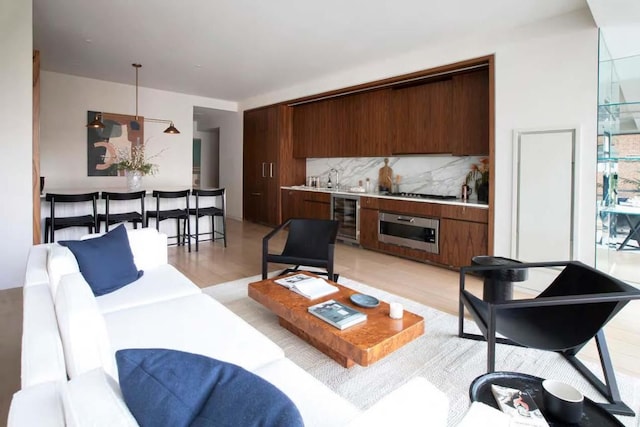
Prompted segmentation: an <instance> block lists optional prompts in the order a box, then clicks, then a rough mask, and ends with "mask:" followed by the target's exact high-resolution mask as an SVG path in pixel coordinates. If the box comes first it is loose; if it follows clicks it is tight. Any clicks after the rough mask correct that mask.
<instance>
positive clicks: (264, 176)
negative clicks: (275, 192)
mask: <svg viewBox="0 0 640 427" xmlns="http://www.w3.org/2000/svg"><path fill="white" fill-rule="evenodd" d="M265 165H266V163H265V162H262V177H263V178H266V177H267V176H266V175H265V174H264V166H265Z"/></svg>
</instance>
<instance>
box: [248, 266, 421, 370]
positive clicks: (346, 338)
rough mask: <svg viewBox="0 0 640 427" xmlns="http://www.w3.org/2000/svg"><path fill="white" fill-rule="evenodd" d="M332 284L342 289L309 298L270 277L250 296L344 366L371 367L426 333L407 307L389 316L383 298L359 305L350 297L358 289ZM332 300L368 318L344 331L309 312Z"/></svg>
mask: <svg viewBox="0 0 640 427" xmlns="http://www.w3.org/2000/svg"><path fill="white" fill-rule="evenodd" d="M330 283H331V284H333V285H335V286H337V287H338V288H339V289H340V291H339V292H336V293H334V294H331V295H327V296H325V297H322V298H318V299H314V300H310V299H308V298H305V297H303V296H302V295H298V294H297V293H295V292H293V291H290V290H289V289H287V288H285V287H284V286H281V285H278V284H277V283H275V282H274V281H273V280H272V279H267V280H262V281H260V282H254V283H250V284H249V297H251V298H253V299H254V300H256V301H257V302H259V303H260V304H262V305H264V306H265V307H267V308H268V309H269V310H271V311H272V312H273V313H275V314H276V316H278V318H279V322H280V326H282V327H283V328H286V329H288V330H289V331H291V332H293V333H294V334H296V335H297V336H299V337H300V338H302V339H303V340H305V341H307V342H308V343H309V344H311V345H313V346H314V347H316V348H317V349H318V350H320V351H322V352H323V353H325V354H326V355H327V356H329V357H331V358H332V359H334V360H335V361H336V362H338V363H339V364H341V365H342V366H344V367H345V368H350V367H352V366H353V364H354V363H357V364H358V365H362V366H369V365H371V364H372V363H375V362H377V361H378V360H380V359H382V358H383V357H385V356H387V355H388V354H390V353H392V352H394V351H395V350H397V349H398V348H400V347H402V346H403V345H405V344H407V343H408V342H410V341H413V340H414V339H416V338H418V337H419V336H421V335H422V334H423V333H424V319H423V318H422V317H421V316H418V315H417V314H413V313H410V312H408V311H406V310H405V311H404V316H403V318H402V319H397V320H395V319H392V318H390V317H389V304H387V303H386V302H383V301H380V305H379V306H378V307H375V308H363V307H358V306H356V305H354V304H353V303H351V301H350V300H349V297H350V296H351V295H352V294H355V293H358V292H356V291H354V290H353V289H349V288H346V287H344V286H342V285H340V284H338V283H335V282H330ZM330 299H333V300H336V301H339V302H341V303H343V304H346V305H349V306H351V307H354V308H355V309H357V310H359V311H361V312H363V313H366V315H367V320H366V321H365V322H363V323H360V324H357V325H354V326H352V327H350V328H347V329H345V330H342V331H341V330H340V329H338V328H336V327H334V326H331V325H330V324H328V323H327V322H325V321H324V320H321V319H319V318H317V317H315V316H313V315H311V314H309V312H308V311H307V308H309V307H310V306H312V305H314V304H318V303H320V302H322V301H327V300H330Z"/></svg>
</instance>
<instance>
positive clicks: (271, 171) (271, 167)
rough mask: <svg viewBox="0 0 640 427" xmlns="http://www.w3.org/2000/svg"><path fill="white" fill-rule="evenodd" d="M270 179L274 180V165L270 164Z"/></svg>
mask: <svg viewBox="0 0 640 427" xmlns="http://www.w3.org/2000/svg"><path fill="white" fill-rule="evenodd" d="M269 178H273V163H269Z"/></svg>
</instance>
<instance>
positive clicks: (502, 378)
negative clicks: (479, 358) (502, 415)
mask: <svg viewBox="0 0 640 427" xmlns="http://www.w3.org/2000/svg"><path fill="white" fill-rule="evenodd" d="M542 381H543V379H542V378H538V377H534V376H533V375H527V374H521V373H518V372H493V373H490V374H485V375H481V376H479V377H478V378H476V379H475V380H473V382H472V383H471V387H470V388H469V397H470V398H471V401H472V402H482V403H484V404H487V405H489V406H491V407H493V408H496V409H500V408H499V407H498V403H497V402H496V400H495V399H494V397H493V394H492V393H491V384H496V385H501V386H503V387H511V388H517V389H519V390H522V391H526V392H527V393H529V394H530V395H531V397H533V400H534V401H535V402H536V405H538V407H539V408H540V411H542V414H543V415H544V417H545V418H546V420H547V422H548V423H549V426H550V427H561V426H585V427H587V426H598V427H604V426H623V424H622V423H621V422H620V421H619V420H618V419H617V418H616V417H614V416H613V415H611V414H610V413H609V412H607V411H606V410H604V409H603V408H602V407H600V406H598V405H597V404H596V403H595V402H594V401H593V400H591V399H589V398H587V397H585V398H584V414H583V415H582V419H581V420H580V422H579V423H578V424H567V423H564V422H562V421H558V420H556V419H555V418H553V417H552V416H551V415H549V414H547V412H546V408H545V407H544V401H543V400H544V399H543V397H542Z"/></svg>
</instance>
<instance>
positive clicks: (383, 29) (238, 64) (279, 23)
mask: <svg viewBox="0 0 640 427" xmlns="http://www.w3.org/2000/svg"><path fill="white" fill-rule="evenodd" d="M590 1H591V0H590ZM602 1H604V0H602ZM633 1H637V0H633ZM586 6H587V3H586V0H517V1H514V0H482V1H478V0H449V1H442V0H349V1H345V0H323V1H310V0H306V1H305V0H270V1H265V0H232V1H224V0H182V1H180V2H162V4H161V2H158V1H154V0H136V1H131V0H111V1H103V2H96V1H87V0H56V1H51V0H33V8H34V10H33V15H34V48H35V49H39V50H40V52H41V61H42V68H43V69H44V70H48V71H55V72H60V73H66V74H73V75H78V76H84V77H90V78H95V79H100V80H107V81H114V82H120V83H129V84H133V83H134V81H135V71H134V70H133V68H132V67H131V63H133V62H139V63H141V64H143V67H142V69H141V70H140V86H145V87H151V88H156V89H164V90H169V91H174V92H182V93H188V94H195V95H200V96H205V97H211V98H218V99H226V100H231V101H241V100H244V99H247V98H249V97H252V96H256V95H260V94H263V93H267V92H271V91H275V90H278V89H284V88H287V87H289V86H292V85H295V84H297V83H301V82H305V81H308V80H311V79H316V78H320V77H322V76H324V75H328V74H332V73H336V72H339V71H342V70H345V69H349V68H351V67H354V66H356V65H359V64H363V63H367V62H369V61H375V60H382V59H384V58H388V57H392V56H396V55H399V54H402V53H405V52H409V51H412V50H415V49H418V48H421V47H423V46H425V45H429V44H433V43H438V41H439V40H443V39H446V38H451V37H460V36H461V35H462V34H464V33H473V32H479V31H483V30H484V29H491V30H492V31H495V30H498V29H502V28H508V27H515V26H520V25H523V24H526V23H530V22H534V21H537V20H541V19H547V18H549V17H551V16H555V15H559V14H563V13H567V12H571V11H574V10H577V9H581V8H585V7H586Z"/></svg>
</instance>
